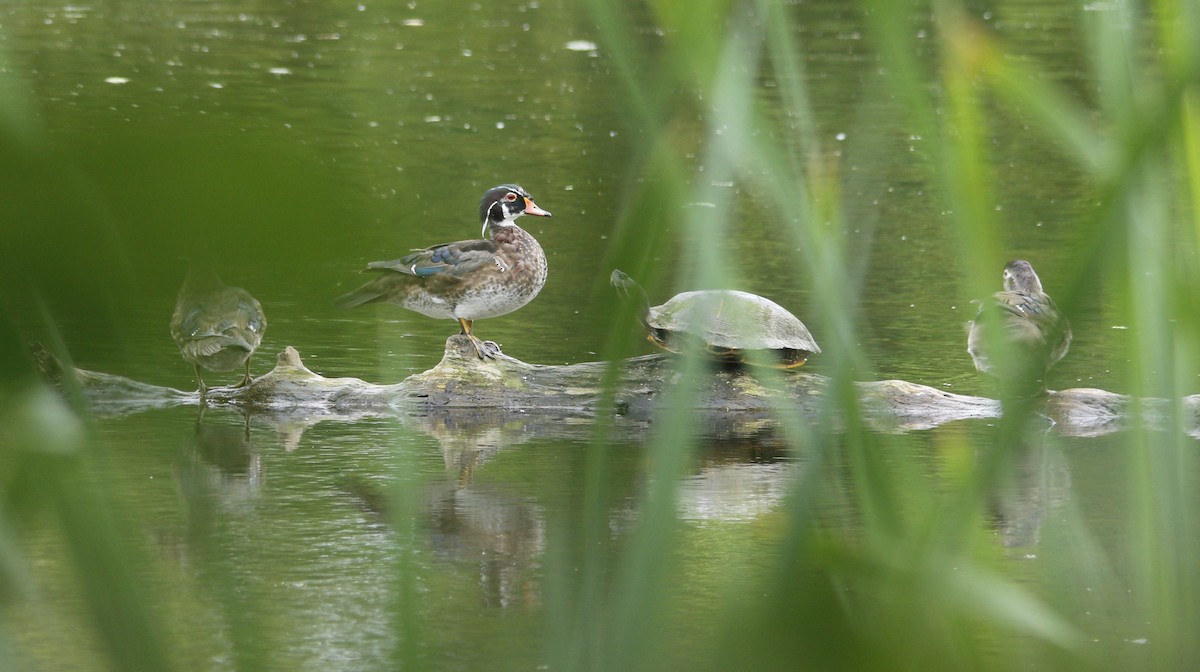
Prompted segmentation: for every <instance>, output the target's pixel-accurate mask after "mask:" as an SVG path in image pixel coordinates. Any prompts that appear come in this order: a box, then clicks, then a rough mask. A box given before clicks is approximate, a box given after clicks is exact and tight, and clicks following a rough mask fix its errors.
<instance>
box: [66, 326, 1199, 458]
mask: <svg viewBox="0 0 1200 672" xmlns="http://www.w3.org/2000/svg"><path fill="white" fill-rule="evenodd" d="M51 368H52V365H49V364H47V363H45V362H43V369H51ZM47 375H48V376H50V377H52V378H53V377H54V376H55V375H58V374H56V373H55V372H53V371H50V370H47ZM77 375H78V379H79V380H80V382H81V384H82V386H83V389H84V392H85V394H86V396H87V397H88V399H89V400H90V402H91V404H92V407H93V409H94V410H95V411H96V412H97V413H98V414H107V415H113V414H125V413H134V412H140V411H144V410H149V409H153V408H162V407H167V406H177V405H198V404H199V403H200V397H199V395H198V394H197V393H196V392H184V391H181V390H176V389H173V388H168V387H159V386H154V385H148V384H145V383H140V382H137V381H133V380H129V379H127V378H122V377H120V376H115V375H111V374H104V373H97V372H92V371H84V370H78V371H77ZM680 375H681V374H679V373H678V371H677V370H676V368H675V365H674V362H673V361H672V359H671V358H670V357H669V356H664V355H649V356H644V357H635V358H632V359H628V360H624V361H622V362H620V363H618V364H616V365H615V366H614V365H612V364H609V363H604V362H588V363H582V364H571V365H566V366H541V365H534V364H527V363H525V362H522V361H520V360H517V359H514V358H512V357H509V356H507V355H500V356H498V357H497V358H496V359H493V360H488V361H481V360H480V359H478V358H477V357H476V356H475V354H474V350H473V349H472V348H471V346H470V344H469V342H468V341H467V339H466V338H465V337H462V336H452V337H450V338H449V339H448V340H447V342H446V352H445V355H444V356H443V358H442V361H441V362H440V363H439V364H438V365H437V366H435V367H434V368H432V369H430V370H428V371H425V372H423V373H418V374H414V375H412V376H409V377H408V378H406V379H404V380H402V381H400V382H399V383H395V384H392V385H378V384H373V383H368V382H366V381H363V380H359V379H357V378H326V377H323V376H320V375H318V374H316V373H313V372H312V371H310V370H309V369H308V368H306V367H305V366H304V363H303V362H302V361H301V360H300V355H299V353H298V352H297V351H296V350H295V349H294V348H292V347H290V346H289V347H287V348H286V349H284V351H283V352H281V353H280V354H279V356H278V360H277V362H276V365H275V368H274V369H272V370H271V371H270V372H269V373H267V374H264V375H262V376H259V377H258V378H256V379H255V380H254V382H253V383H251V384H250V385H249V386H247V387H243V388H232V387H217V388H212V389H210V390H209V391H208V395H207V398H206V400H205V403H206V404H207V405H208V406H237V407H240V408H244V409H247V410H248V411H249V412H252V413H262V414H268V415H274V416H275V417H279V418H296V419H297V420H296V421H297V422H303V424H311V423H312V422H316V421H319V420H326V419H334V420H336V419H340V420H353V419H356V418H359V417H368V416H402V417H414V416H415V417H422V418H427V419H428V418H446V417H448V416H449V415H453V416H455V417H457V418H459V419H460V420H461V421H468V422H470V421H473V420H480V421H482V420H483V419H484V418H485V417H486V418H491V421H489V422H487V423H485V424H492V425H493V426H495V423H500V424H503V423H505V422H509V421H511V420H512V419H514V418H521V419H522V422H524V423H527V424H528V423H533V424H539V423H541V422H542V421H545V424H546V427H545V429H546V431H547V433H548V434H555V433H557V434H563V433H566V434H571V433H572V432H574V433H575V435H579V436H586V435H587V431H589V430H587V429H581V428H587V427H590V426H591V424H592V423H591V422H590V420H591V419H593V418H595V417H598V416H616V417H617V418H618V419H619V423H617V424H619V425H621V426H622V427H624V428H626V429H627V430H629V431H635V432H636V431H642V430H644V429H645V427H648V426H649V424H650V421H651V420H652V418H653V416H654V412H655V410H656V409H658V408H659V406H661V405H662V403H664V402H663V401H662V399H663V397H664V394H665V393H666V392H667V391H668V390H669V389H670V388H671V386H672V385H674V384H675V383H676V381H677V380H678V377H679V376H680ZM610 376H613V377H614V378H615V381H616V384H615V386H614V387H613V389H614V392H613V393H612V394H611V396H610V395H609V394H606V392H605V390H606V388H607V382H606V381H607V379H608V378H609V377H610ZM829 384H830V380H829V379H828V378H826V377H824V376H821V375H818V374H814V373H807V372H797V371H789V372H785V373H782V374H780V375H773V376H759V375H757V374H756V373H755V372H754V371H753V370H748V371H743V370H739V369H719V370H715V371H713V372H712V373H711V374H710V376H708V377H707V379H706V385H705V386H704V388H703V389H702V390H700V391H699V394H698V395H697V397H696V398H695V403H694V404H693V406H694V408H695V410H696V411H698V412H700V413H701V414H702V416H703V418H704V419H705V421H706V423H707V424H708V425H710V426H711V425H712V424H714V423H715V424H729V423H734V424H737V423H742V424H745V423H753V422H757V421H758V420H760V419H763V420H769V419H770V418H771V417H773V414H774V408H775V406H777V405H779V404H781V403H782V405H783V407H785V408H788V409H791V410H794V411H795V412H796V413H798V414H799V415H800V416H801V417H809V418H816V417H818V415H819V414H820V413H822V412H824V411H825V409H824V402H823V396H824V394H825V392H826V390H827V388H828V386H829ZM855 386H856V388H857V390H858V393H859V397H860V400H861V402H862V407H863V412H864V415H865V417H866V419H867V421H868V422H869V423H870V424H871V426H872V427H874V428H876V429H880V430H883V431H910V430H917V429H929V428H933V427H937V426H939V425H942V424H945V423H948V422H954V421H958V420H969V419H981V418H984V419H986V418H998V417H1000V410H1001V409H1000V402H998V401H996V400H994V399H988V398H985V397H975V396H967V395H961V394H954V393H950V392H945V391H942V390H938V389H936V388H933V387H929V386H926V385H919V384H916V383H909V382H905V381H901V380H884V381H877V382H858V383H855ZM780 395H782V397H781V396H780ZM781 398H782V401H781ZM1166 403H1167V402H1166V400H1147V401H1145V402H1144V403H1142V404H1140V405H1135V404H1133V402H1132V400H1131V398H1130V397H1128V396H1126V395H1120V394H1115V393H1112V392H1106V391H1104V390H1096V389H1086V388H1082V389H1069V390H1062V391H1058V392H1050V393H1048V394H1047V396H1046V398H1045V400H1044V402H1043V403H1042V407H1041V412H1042V413H1044V414H1045V415H1046V417H1047V418H1049V419H1050V420H1052V421H1053V423H1054V429H1055V431H1058V432H1059V433H1062V434H1067V435H1097V434H1105V433H1108V432H1113V431H1117V430H1119V429H1121V428H1122V427H1123V426H1124V425H1125V423H1126V422H1127V421H1128V420H1129V419H1130V414H1131V412H1132V411H1133V409H1134V408H1135V407H1136V408H1140V409H1141V411H1142V417H1143V419H1144V420H1145V421H1146V422H1147V423H1148V424H1150V425H1151V426H1161V425H1163V424H1164V423H1165V422H1166V418H1167V417H1168V415H1167V414H1166V413H1165V412H1163V408H1164V406H1165V404H1166ZM1183 404H1184V408H1185V411H1186V412H1187V413H1188V414H1190V415H1189V417H1195V412H1196V409H1197V408H1200V395H1198V396H1192V397H1187V398H1185V399H1184V400H1183ZM300 418H303V420H299V419H300ZM435 424H436V423H435ZM1047 424H1049V423H1047ZM572 428H575V429H574V430H573V429H572Z"/></svg>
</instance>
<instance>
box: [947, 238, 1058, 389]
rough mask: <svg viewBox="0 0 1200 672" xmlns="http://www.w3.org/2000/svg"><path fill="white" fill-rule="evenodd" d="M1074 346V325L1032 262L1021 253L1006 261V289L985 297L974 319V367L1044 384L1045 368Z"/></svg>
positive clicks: (970, 347)
mask: <svg viewBox="0 0 1200 672" xmlns="http://www.w3.org/2000/svg"><path fill="white" fill-rule="evenodd" d="M996 339H1001V340H1002V341H1003V342H1002V343H997V341H996ZM1070 346H1071V325H1070V324H1069V323H1068V322H1067V319H1066V318H1065V317H1063V315H1062V313H1060V312H1059V311H1058V306H1056V305H1054V300H1053V299H1051V298H1050V296H1049V295H1048V294H1046V293H1045V292H1044V291H1043V290H1042V281H1041V279H1039V278H1038V275H1037V273H1036V272H1035V271H1034V270H1033V266H1031V265H1030V264H1029V262H1028V261H1022V260H1019V259H1018V260H1016V261H1010V262H1008V264H1006V265H1005V266H1004V291H1002V292H996V293H995V294H993V295H992V300H991V301H990V302H985V303H983V304H982V305H981V306H980V307H979V314H978V315H977V316H976V317H975V320H974V321H973V322H971V323H970V328H969V331H968V333H967V352H969V353H970V354H971V359H973V360H974V361H975V368H976V369H978V370H979V371H980V372H983V373H991V374H993V375H996V376H997V377H998V378H1002V379H1013V378H1018V377H1025V378H1029V379H1031V380H1030V382H1034V383H1037V384H1038V385H1039V387H1040V389H1045V376H1046V372H1047V371H1049V370H1050V367H1052V366H1054V365H1055V364H1057V363H1058V361H1059V360H1060V359H1062V358H1063V357H1064V356H1065V355H1066V354H1067V349H1068V348H1069V347H1070ZM1001 351H1003V352H1002V353H1001ZM1001 367H1003V368H1001Z"/></svg>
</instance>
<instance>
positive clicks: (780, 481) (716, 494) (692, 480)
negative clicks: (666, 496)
mask: <svg viewBox="0 0 1200 672" xmlns="http://www.w3.org/2000/svg"><path fill="white" fill-rule="evenodd" d="M747 447H749V446H747ZM761 449H762V446H761V445H754V446H753V448H752V450H751V451H750V452H749V453H747V452H746V451H744V450H739V451H737V453H738V454H737V455H736V456H734V455H731V454H730V452H729V451H728V450H726V451H722V452H717V453H710V454H709V455H708V456H707V457H706V458H705V460H704V461H703V463H702V464H701V466H700V468H699V470H698V471H697V473H695V474H693V475H691V476H686V477H684V478H683V479H682V481H681V482H680V484H679V495H678V497H679V499H678V502H677V509H678V511H679V517H680V519H681V520H684V521H692V522H699V521H707V522H712V521H722V522H730V523H738V522H750V521H752V520H754V519H756V518H758V517H759V516H762V515H764V514H767V513H770V512H772V511H775V510H776V509H778V508H779V506H780V505H781V504H782V503H783V500H784V498H785V497H786V496H787V494H788V491H789V489H790V487H791V485H792V482H793V480H794V479H795V477H796V475H797V474H798V473H799V470H800V463H799V462H797V461H795V460H793V459H789V458H786V457H784V456H783V455H763V454H762V452H761Z"/></svg>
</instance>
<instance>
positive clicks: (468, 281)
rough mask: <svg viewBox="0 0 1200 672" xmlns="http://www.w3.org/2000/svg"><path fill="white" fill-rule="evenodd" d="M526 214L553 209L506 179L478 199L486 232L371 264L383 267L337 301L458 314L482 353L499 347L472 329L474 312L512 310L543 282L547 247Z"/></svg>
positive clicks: (449, 315)
mask: <svg viewBox="0 0 1200 672" xmlns="http://www.w3.org/2000/svg"><path fill="white" fill-rule="evenodd" d="M521 215H536V216H538V217H549V216H550V213H549V212H547V211H545V210H543V209H541V208H539V207H538V206H537V205H536V204H535V203H534V202H533V199H532V198H531V197H530V196H529V193H528V192H526V191H525V190H524V189H522V188H521V187H519V186H517V185H515V184H502V185H500V186H498V187H493V188H491V189H488V190H487V193H485V194H484V195H483V200H481V201H480V202H479V219H480V220H481V221H482V223H483V236H484V238H485V239H484V240H462V241H459V242H457V243H446V244H443V245H434V246H433V247H428V248H425V249H423V250H417V251H415V252H413V253H412V254H409V255H407V256H405V257H401V258H399V259H394V260H392V261H375V262H371V263H370V264H367V268H368V270H374V271H381V272H382V274H381V275H380V276H379V277H378V278H375V279H374V280H372V281H371V282H368V283H367V284H365V285H363V286H362V287H359V288H358V289H356V290H354V291H353V292H350V293H349V294H346V295H344V296H341V297H339V298H338V299H337V300H336V305H338V306H340V307H342V308H352V307H354V306H361V305H363V304H365V303H379V302H382V303H392V304H395V305H397V306H400V307H402V308H407V309H409V310H413V311H416V312H418V313H421V314H422V315H426V316H428V317H438V318H450V319H454V320H458V324H459V325H460V326H461V327H462V333H463V334H465V335H466V336H467V337H468V338H470V339H471V344H472V345H474V346H475V352H476V353H477V354H478V355H479V358H480V359H484V358H490V357H495V356H496V355H497V354H499V353H500V347H499V346H497V345H496V344H495V343H493V342H491V341H481V340H479V338H477V337H476V336H475V335H474V334H473V333H472V332H471V325H472V324H473V323H474V321H475V320H478V319H482V318H485V317H496V316H498V315H504V314H506V313H511V312H512V311H514V310H516V309H518V308H520V307H521V306H524V305H525V304H527V303H529V302H530V301H532V300H533V297H535V296H537V294H538V292H539V291H541V289H542V285H544V284H546V255H545V253H544V252H542V246H541V245H539V244H538V242H537V240H535V239H534V237H533V236H531V235H529V234H528V233H526V232H525V231H524V230H523V229H521V227H519V226H517V225H516V223H515V222H516V219H517V218H518V217H520V216H521Z"/></svg>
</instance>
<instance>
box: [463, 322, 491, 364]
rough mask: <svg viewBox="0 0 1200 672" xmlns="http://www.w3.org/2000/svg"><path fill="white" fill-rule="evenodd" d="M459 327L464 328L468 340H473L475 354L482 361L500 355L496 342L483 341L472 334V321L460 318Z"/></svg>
mask: <svg viewBox="0 0 1200 672" xmlns="http://www.w3.org/2000/svg"><path fill="white" fill-rule="evenodd" d="M458 323H459V325H461V326H462V333H463V335H464V336H466V337H467V338H469V339H471V345H473V346H475V354H477V355H479V358H480V359H493V358H495V356H496V355H498V354H500V346H499V345H496V343H495V342H494V341H481V340H479V337H478V336H476V335H475V334H473V333H471V325H472V324H473V322H472V321H471V320H464V319H462V318H461V317H460V318H458Z"/></svg>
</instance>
